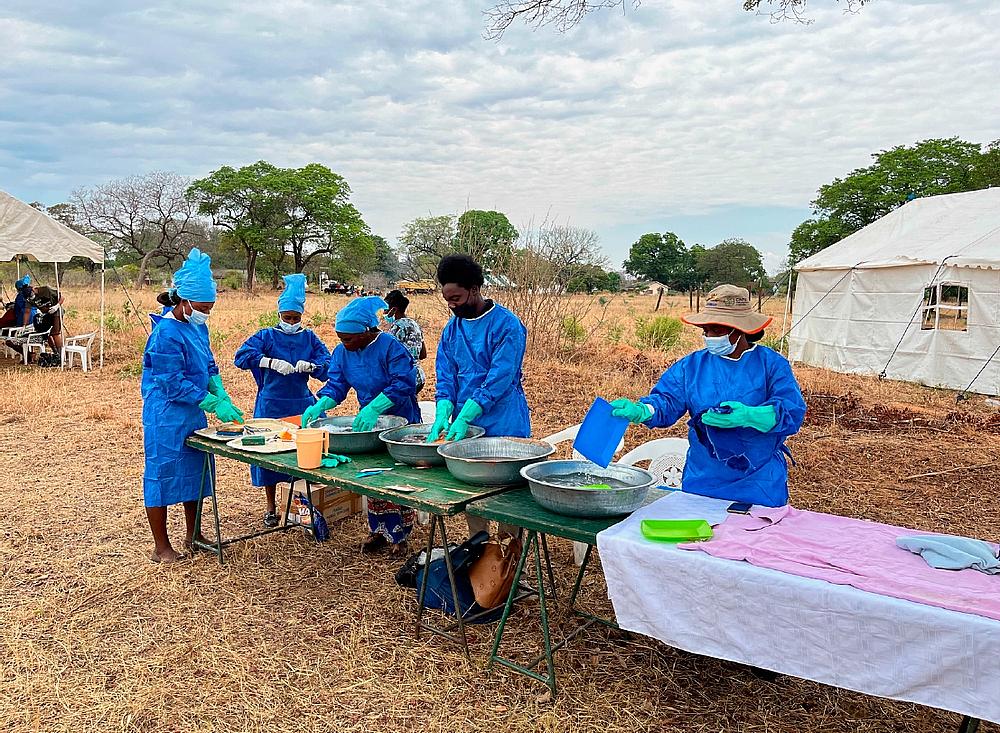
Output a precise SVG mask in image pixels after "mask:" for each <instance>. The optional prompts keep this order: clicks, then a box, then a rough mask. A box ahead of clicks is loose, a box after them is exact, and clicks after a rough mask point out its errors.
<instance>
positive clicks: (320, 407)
mask: <svg viewBox="0 0 1000 733" xmlns="http://www.w3.org/2000/svg"><path fill="white" fill-rule="evenodd" d="M336 406H337V403H336V402H334V401H333V400H331V399H330V398H329V397H325V396H324V397H320V398H319V399H318V400H316V404H315V405H310V406H309V407H307V408H306V409H305V411H304V412H303V413H302V427H305V426H306V425H308V424H309V423H311V422H312V421H313V420H315V419H316V418H318V417H319V416H320V415H322V414H323V413H324V412H326V411H327V410H332V409H333V408H334V407H336Z"/></svg>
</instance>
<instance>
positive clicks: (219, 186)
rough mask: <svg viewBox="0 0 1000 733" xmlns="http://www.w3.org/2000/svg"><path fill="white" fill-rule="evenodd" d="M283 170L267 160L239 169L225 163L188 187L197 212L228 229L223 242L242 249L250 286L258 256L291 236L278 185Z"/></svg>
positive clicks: (273, 248) (283, 243) (280, 245)
mask: <svg viewBox="0 0 1000 733" xmlns="http://www.w3.org/2000/svg"><path fill="white" fill-rule="evenodd" d="M280 174H281V172H280V169H278V168H277V167H275V166H273V165H271V164H270V163H268V162H267V161H264V160H259V161H257V162H256V163H252V164H250V165H247V166H243V167H242V168H238V169H237V168H232V167H230V166H228V165H226V166H222V167H221V168H219V169H218V170H216V171H213V172H212V173H210V174H209V175H208V176H207V177H205V178H201V179H199V180H197V181H194V182H193V183H192V184H191V186H190V187H189V188H188V196H189V197H190V198H191V199H192V200H193V201H194V202H196V203H197V205H198V212H199V213H201V214H203V215H206V216H210V217H212V223H213V224H214V225H215V226H218V227H221V228H222V229H223V230H224V231H225V236H224V237H223V243H224V245H225V246H229V247H233V248H236V249H238V250H240V251H242V253H243V255H244V259H245V263H246V271H247V282H246V286H247V290H252V289H253V285H254V276H255V274H256V272H257V259H258V257H259V256H260V255H261V254H262V253H264V252H265V251H267V250H268V249H269V248H270V249H272V252H274V251H276V250H277V248H281V249H282V250H283V248H284V247H285V244H286V240H287V237H288V224H289V216H288V211H287V208H286V197H285V196H283V195H282V194H281V192H280V191H279V190H277V188H278V187H276V186H275V178H276V177H278V176H279V175H280Z"/></svg>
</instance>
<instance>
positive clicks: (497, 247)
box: [455, 209, 518, 267]
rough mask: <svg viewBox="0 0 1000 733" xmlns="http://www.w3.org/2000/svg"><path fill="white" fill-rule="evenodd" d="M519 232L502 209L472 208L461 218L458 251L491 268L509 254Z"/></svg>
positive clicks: (456, 232)
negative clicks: (483, 209)
mask: <svg viewBox="0 0 1000 733" xmlns="http://www.w3.org/2000/svg"><path fill="white" fill-rule="evenodd" d="M517 236H518V232H517V229H516V228H515V227H514V225H513V224H511V223H510V220H509V219H507V217H506V215H504V214H501V213H500V212H499V211H481V210H479V209H470V210H469V211H466V212H465V213H464V214H462V215H461V216H460V217H458V222H457V224H456V227H455V250H456V251H458V252H464V253H465V254H469V255H472V256H473V257H475V258H476V259H477V260H479V261H480V262H482V263H483V265H484V266H486V267H490V266H492V265H493V264H494V263H496V262H498V261H500V260H503V259H504V258H506V257H508V256H509V255H510V253H511V250H512V248H513V246H514V242H515V241H516V240H517Z"/></svg>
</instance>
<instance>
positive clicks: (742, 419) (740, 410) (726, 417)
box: [701, 402, 778, 433]
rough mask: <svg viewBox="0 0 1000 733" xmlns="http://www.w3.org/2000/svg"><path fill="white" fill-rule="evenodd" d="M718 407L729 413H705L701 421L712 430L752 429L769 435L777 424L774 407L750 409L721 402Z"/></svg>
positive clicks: (746, 406) (747, 406) (765, 406)
mask: <svg viewBox="0 0 1000 733" xmlns="http://www.w3.org/2000/svg"><path fill="white" fill-rule="evenodd" d="M720 407H728V408H730V409H731V410H732V412H730V413H719V412H711V411H709V412H706V413H704V414H703V415H702V416H701V421H702V422H703V423H705V424H706V425H711V426H712V427H713V428H753V429H754V430H757V431H759V432H761V433H769V432H771V431H772V430H774V426H775V425H777V424H778V415H777V413H776V412H775V411H774V405H761V406H760V407H751V406H750V405H744V404H743V403H742V402H723V403H722V404H721V405H720Z"/></svg>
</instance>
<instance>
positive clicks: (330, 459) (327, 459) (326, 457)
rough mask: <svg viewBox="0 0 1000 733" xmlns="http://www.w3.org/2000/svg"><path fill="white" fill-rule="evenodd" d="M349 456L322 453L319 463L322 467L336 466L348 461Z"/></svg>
mask: <svg viewBox="0 0 1000 733" xmlns="http://www.w3.org/2000/svg"><path fill="white" fill-rule="evenodd" d="M350 462H351V458H350V456H342V455H338V454H337V453H324V454H323V461H322V462H321V463H320V467H322V468H336V467H337V466H339V465H341V464H343V463H350Z"/></svg>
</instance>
